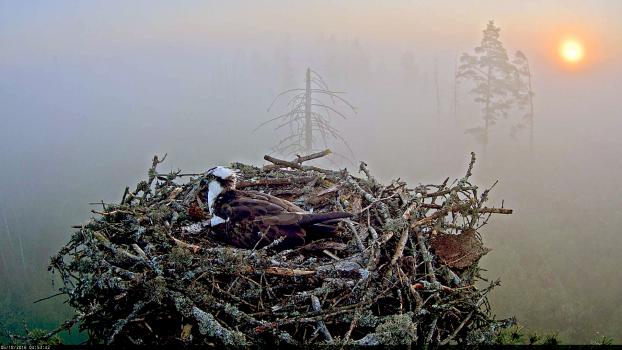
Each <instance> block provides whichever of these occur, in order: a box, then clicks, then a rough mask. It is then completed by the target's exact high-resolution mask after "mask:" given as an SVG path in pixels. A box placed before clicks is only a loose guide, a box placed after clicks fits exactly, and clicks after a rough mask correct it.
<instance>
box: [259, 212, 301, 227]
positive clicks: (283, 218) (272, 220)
mask: <svg viewBox="0 0 622 350" xmlns="http://www.w3.org/2000/svg"><path fill="white" fill-rule="evenodd" d="M303 215H304V214H300V213H281V214H278V215H272V216H262V217H259V218H257V219H256V220H258V221H261V222H262V223H263V224H264V225H268V226H283V225H297V224H298V223H299V222H300V220H301V219H302V217H303Z"/></svg>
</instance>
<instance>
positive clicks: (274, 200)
mask: <svg viewBox="0 0 622 350" xmlns="http://www.w3.org/2000/svg"><path fill="white" fill-rule="evenodd" d="M237 192H238V195H239V196H240V197H246V198H251V199H257V200H262V201H266V202H268V203H271V204H274V205H278V206H279V207H281V208H283V211H286V212H292V213H304V212H305V210H304V209H302V208H300V207H299V206H297V205H295V204H294V203H292V202H289V201H286V200H284V199H281V198H278V197H275V196H272V195H269V194H266V193H261V192H257V191H240V190H238V191H237Z"/></svg>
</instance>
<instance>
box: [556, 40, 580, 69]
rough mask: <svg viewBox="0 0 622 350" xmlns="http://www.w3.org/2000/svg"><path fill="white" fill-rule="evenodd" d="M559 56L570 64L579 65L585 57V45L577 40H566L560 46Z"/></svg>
mask: <svg viewBox="0 0 622 350" xmlns="http://www.w3.org/2000/svg"><path fill="white" fill-rule="evenodd" d="M559 54H560V56H561V57H562V59H563V60H564V61H566V62H568V63H572V64H574V63H579V62H581V61H582V60H583V56H584V55H585V52H584V49H583V45H582V44H581V42H579V41H578V40H576V39H566V40H564V41H562V42H561V44H560V45H559Z"/></svg>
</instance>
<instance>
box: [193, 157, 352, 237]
mask: <svg viewBox="0 0 622 350" xmlns="http://www.w3.org/2000/svg"><path fill="white" fill-rule="evenodd" d="M236 181H237V174H236V172H235V171H233V170H231V169H229V168H225V167H222V166H218V167H215V168H212V169H210V170H208V171H207V173H206V176H205V178H204V179H203V180H202V181H201V183H202V192H203V193H204V195H205V194H206V199H207V204H208V208H209V212H210V214H211V215H212V218H211V221H210V223H211V226H212V230H213V231H214V233H215V235H216V238H217V239H219V240H222V241H224V242H225V243H227V244H231V245H233V246H236V247H240V248H255V247H261V246H266V245H268V244H270V243H271V242H273V241H274V240H277V239H282V242H281V243H279V244H278V245H277V246H278V248H279V249H288V248H292V247H295V246H300V245H303V244H305V242H306V241H309V240H314V239H319V238H326V237H330V236H331V235H332V234H334V232H335V230H336V229H337V226H336V224H337V223H338V222H339V219H342V218H347V217H350V216H352V215H351V214H350V213H346V212H331V213H310V212H307V211H305V210H303V209H302V208H300V207H298V206H297V205H295V204H293V203H291V202H288V201H286V200H283V199H280V198H277V197H274V196H271V195H269V194H265V193H261V192H257V191H245V190H238V189H236V188H235V186H236ZM206 191H207V193H205V192H206Z"/></svg>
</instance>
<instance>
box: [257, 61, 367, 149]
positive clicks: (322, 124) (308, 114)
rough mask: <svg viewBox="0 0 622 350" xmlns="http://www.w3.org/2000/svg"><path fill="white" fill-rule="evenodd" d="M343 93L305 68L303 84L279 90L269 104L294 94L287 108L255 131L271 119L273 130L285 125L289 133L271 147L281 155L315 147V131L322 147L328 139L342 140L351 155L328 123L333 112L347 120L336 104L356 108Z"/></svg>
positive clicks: (341, 138) (325, 145) (354, 109)
mask: <svg viewBox="0 0 622 350" xmlns="http://www.w3.org/2000/svg"><path fill="white" fill-rule="evenodd" d="M344 93H345V92H339V91H332V90H331V89H329V88H328V85H327V84H326V82H325V81H324V79H323V78H322V76H321V75H319V74H318V73H317V72H315V71H313V70H311V69H310V68H307V72H306V75H305V87H304V88H294V89H289V90H285V91H283V92H281V93H280V94H278V95H277V96H276V97H275V98H274V100H273V101H272V103H271V104H270V107H268V111H270V110H271V109H272V107H273V106H274V104H275V103H276V102H277V100H279V98H280V97H282V96H285V95H292V94H293V96H292V97H291V98H290V99H289V100H288V102H287V106H288V107H289V108H290V109H289V111H288V112H286V113H283V114H281V115H278V116H276V117H274V118H272V119H270V120H267V121H265V122H263V123H261V124H260V125H259V126H257V128H255V130H257V129H259V128H261V127H262V126H265V125H267V124H269V123H273V122H278V123H279V124H278V125H277V126H276V128H275V130H279V129H281V128H284V127H288V128H289V135H288V136H287V137H285V138H284V139H282V140H280V141H279V143H278V144H276V145H275V146H274V147H273V150H274V151H275V152H278V153H281V154H283V155H291V154H296V153H311V152H312V151H314V150H316V145H317V144H318V140H316V138H317V137H316V135H317V134H318V133H319V135H320V136H321V139H322V142H323V148H329V145H328V139H329V138H333V139H337V140H339V141H341V142H342V143H343V144H344V145H345V146H346V148H347V149H348V152H349V153H350V155H353V152H352V150H351V149H350V146H349V145H348V143H347V142H346V140H345V139H344V138H343V136H342V135H341V134H340V132H339V130H337V129H335V128H334V127H333V126H332V125H331V123H330V119H331V117H332V116H333V115H335V114H336V115H338V116H340V117H342V118H344V119H347V118H346V115H345V114H344V113H343V112H341V111H340V110H339V109H338V105H339V104H342V105H345V106H346V107H348V108H349V109H351V110H352V111H353V112H354V113H356V108H355V107H354V106H353V105H352V104H351V103H350V102H348V101H347V100H346V99H344V98H343V97H341V96H340V95H342V94H344ZM322 97H324V98H328V99H330V102H327V101H324V100H322ZM255 130H254V131H255ZM346 158H347V157H346Z"/></svg>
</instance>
